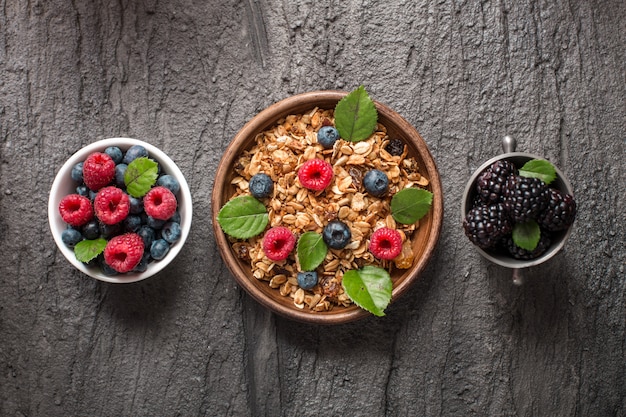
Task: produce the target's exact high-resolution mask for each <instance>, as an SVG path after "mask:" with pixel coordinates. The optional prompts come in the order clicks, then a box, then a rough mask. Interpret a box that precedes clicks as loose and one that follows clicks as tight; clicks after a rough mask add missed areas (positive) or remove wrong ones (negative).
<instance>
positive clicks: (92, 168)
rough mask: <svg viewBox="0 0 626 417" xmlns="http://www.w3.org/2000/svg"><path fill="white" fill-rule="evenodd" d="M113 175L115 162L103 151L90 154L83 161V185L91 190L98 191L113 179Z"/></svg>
mask: <svg viewBox="0 0 626 417" xmlns="http://www.w3.org/2000/svg"><path fill="white" fill-rule="evenodd" d="M113 177H115V162H114V161H113V159H112V158H111V157H110V156H109V155H107V154H105V153H103V152H94V153H92V154H90V155H89V156H88V157H87V159H85V162H84V163H83V180H84V181H85V185H86V186H87V187H89V189H91V190H93V191H98V190H99V189H100V188H102V187H105V186H107V185H109V183H111V181H113Z"/></svg>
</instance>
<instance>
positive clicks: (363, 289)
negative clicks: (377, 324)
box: [341, 265, 393, 317]
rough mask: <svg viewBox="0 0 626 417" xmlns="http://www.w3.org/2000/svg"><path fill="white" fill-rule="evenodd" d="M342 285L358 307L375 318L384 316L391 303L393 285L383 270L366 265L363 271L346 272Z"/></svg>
mask: <svg viewBox="0 0 626 417" xmlns="http://www.w3.org/2000/svg"><path fill="white" fill-rule="evenodd" d="M341 285H342V286H343V289H344V290H345V292H346V294H347V295H348V297H350V299H351V300H352V301H354V303H355V304H356V305H358V306H359V307H361V308H362V309H364V310H367V311H369V312H370V313H372V314H374V315H375V316H379V317H380V316H384V315H385V308H387V306H388V305H389V302H390V301H391V290H392V288H393V283H392V282H391V276H390V275H389V273H388V272H387V271H386V270H384V269H383V268H379V267H377V266H370V265H366V266H364V267H363V268H361V269H352V270H350V271H346V273H345V274H344V275H343V279H342V281H341Z"/></svg>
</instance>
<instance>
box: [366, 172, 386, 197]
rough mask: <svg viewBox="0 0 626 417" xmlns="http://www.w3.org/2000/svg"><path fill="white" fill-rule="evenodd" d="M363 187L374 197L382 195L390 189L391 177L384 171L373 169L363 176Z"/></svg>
mask: <svg viewBox="0 0 626 417" xmlns="http://www.w3.org/2000/svg"><path fill="white" fill-rule="evenodd" d="M363 187H365V191H367V192H368V193H369V194H371V195H373V196H374V197H382V196H383V195H384V194H385V193H386V192H387V190H388V189H389V178H387V174H385V173H384V172H382V171H380V170H378V169H372V170H370V171H367V173H366V174H365V176H364V177H363Z"/></svg>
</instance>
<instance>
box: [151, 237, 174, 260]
mask: <svg viewBox="0 0 626 417" xmlns="http://www.w3.org/2000/svg"><path fill="white" fill-rule="evenodd" d="M169 251H170V244H169V243H167V241H166V240H165V239H157V240H155V241H154V242H152V245H150V256H152V258H153V259H156V260H157V261H160V260H161V259H163V258H165V255H167V253H168V252H169Z"/></svg>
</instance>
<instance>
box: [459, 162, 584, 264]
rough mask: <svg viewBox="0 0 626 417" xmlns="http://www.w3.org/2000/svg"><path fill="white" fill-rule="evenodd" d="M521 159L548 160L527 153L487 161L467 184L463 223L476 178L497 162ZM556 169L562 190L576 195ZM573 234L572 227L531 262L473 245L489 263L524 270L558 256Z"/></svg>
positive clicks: (462, 216)
mask: <svg viewBox="0 0 626 417" xmlns="http://www.w3.org/2000/svg"><path fill="white" fill-rule="evenodd" d="M520 157H521V158H528V159H546V158H543V157H541V156H537V155H535V154H532V153H527V152H506V153H503V154H500V155H498V156H494V157H493V158H491V159H489V160H487V161H485V162H484V163H483V164H482V165H481V166H479V167H478V168H477V169H476V170H475V171H474V173H473V174H472V176H471V177H470V179H469V180H468V181H467V184H466V185H465V190H464V191H463V197H462V200H461V222H463V219H465V215H466V214H467V212H468V211H469V209H470V208H469V207H468V204H469V201H468V200H469V196H470V195H471V194H472V189H473V188H474V183H475V181H476V178H478V176H479V175H480V173H481V172H482V171H483V170H484V169H485V168H487V167H488V166H490V165H491V164H493V163H494V162H496V161H500V160H502V159H511V158H520ZM553 165H554V164H553ZM554 169H555V171H556V174H557V181H559V182H561V184H562V188H564V189H565V191H566V192H567V193H568V194H571V195H574V191H573V189H572V185H571V184H570V182H569V181H568V179H567V177H566V176H565V174H563V172H561V170H559V168H557V167H556V166H554ZM571 232H572V227H571V226H570V227H569V228H568V229H567V230H566V231H565V233H564V234H563V236H562V237H561V239H560V240H559V241H558V242H556V243H555V242H552V244H551V245H550V247H549V249H548V250H547V251H546V252H545V253H544V254H543V255H541V256H539V257H538V258H535V259H530V260H522V259H515V258H512V257H507V256H503V255H495V254H492V253H490V252H488V251H486V250H484V249H481V248H479V247H478V246H476V245H472V246H474V248H475V249H476V250H477V251H478V253H480V254H481V255H482V256H483V257H484V258H485V259H488V260H489V261H491V262H493V263H495V264H497V265H500V266H504V267H506V268H511V269H522V268H529V267H531V266H535V265H539V264H541V263H543V262H545V261H547V260H548V259H550V258H552V257H553V256H554V255H556V254H557V253H558V252H559V251H560V250H561V249H562V248H563V246H564V245H565V241H567V239H568V237H569V235H570V234H571Z"/></svg>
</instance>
